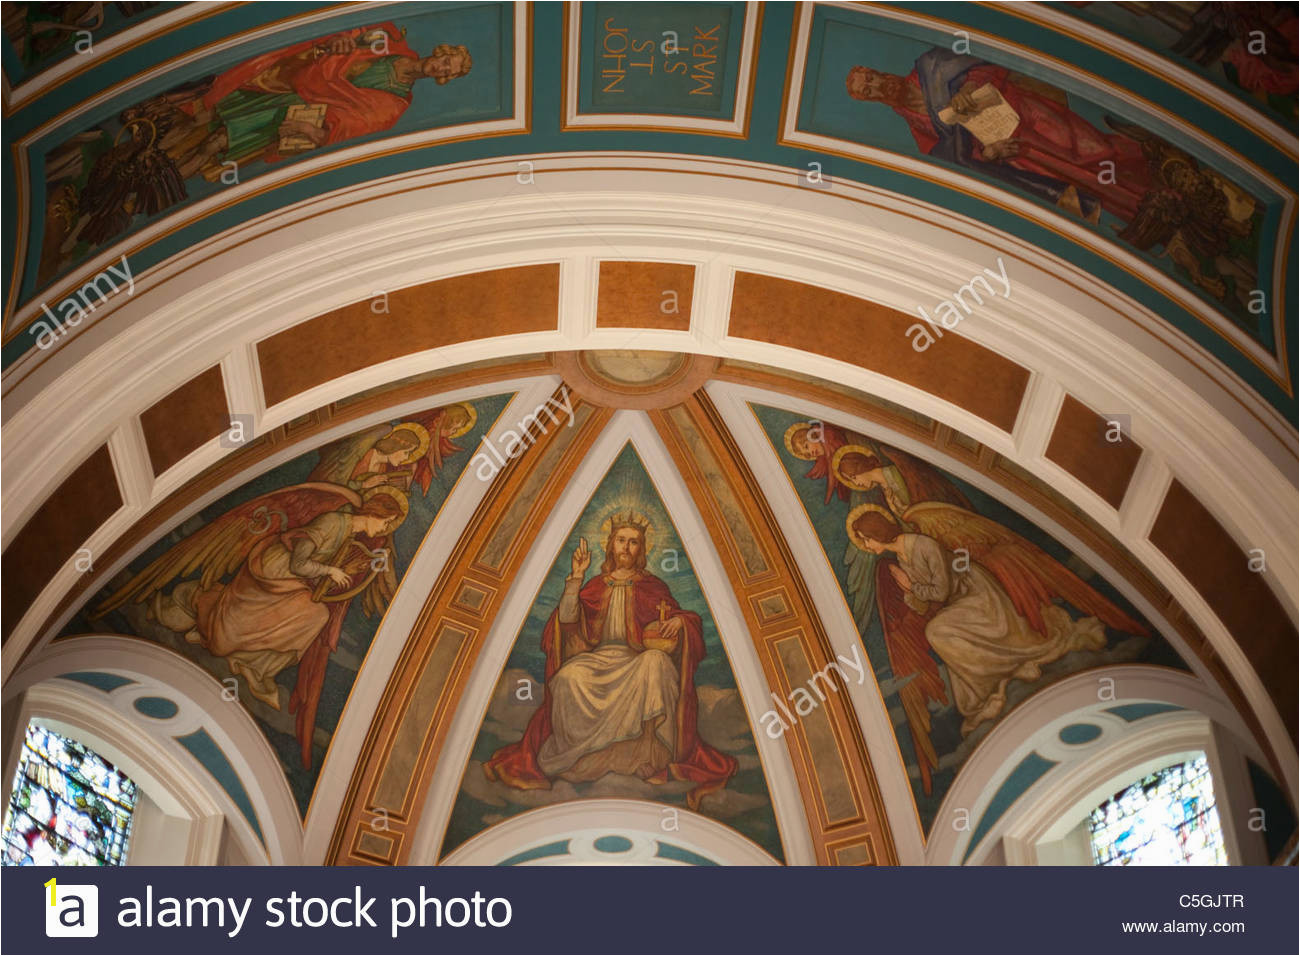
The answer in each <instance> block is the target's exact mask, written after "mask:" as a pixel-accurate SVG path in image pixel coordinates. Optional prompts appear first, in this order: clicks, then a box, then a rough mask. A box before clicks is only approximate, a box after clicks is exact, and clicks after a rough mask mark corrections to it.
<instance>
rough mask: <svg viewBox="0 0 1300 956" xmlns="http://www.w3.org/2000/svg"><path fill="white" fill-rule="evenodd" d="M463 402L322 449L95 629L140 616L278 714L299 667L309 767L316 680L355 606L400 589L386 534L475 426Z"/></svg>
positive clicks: (153, 569) (191, 546)
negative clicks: (116, 618) (225, 671)
mask: <svg viewBox="0 0 1300 956" xmlns="http://www.w3.org/2000/svg"><path fill="white" fill-rule="evenodd" d="M476 417H477V415H476V412H475V410H474V407H473V406H472V405H470V404H468V403H464V402H458V403H456V404H453V405H447V406H444V407H441V408H436V409H433V410H432V411H429V412H424V413H421V414H419V415H415V416H412V417H411V418H409V419H407V420H404V421H402V422H399V423H398V424H396V425H391V424H382V425H377V426H375V427H373V428H370V429H366V430H364V431H362V432H359V433H357V434H355V435H351V436H348V437H347V438H344V439H341V440H339V441H337V442H334V443H333V444H330V445H327V446H325V447H324V448H323V449H321V452H320V459H319V461H318V462H317V464H316V466H315V468H313V470H312V472H311V473H310V474H309V475H308V476H307V481H306V482H304V483H302V484H297V485H292V486H290V487H287V488H282V489H279V490H277V491H272V492H269V493H267V494H264V495H260V496H258V497H256V498H254V499H252V500H251V501H247V502H245V503H244V504H242V505H239V506H237V507H235V508H232V509H231V510H230V511H227V512H226V513H225V514H224V515H222V516H221V517H219V518H216V519H214V520H213V521H211V522H209V523H208V524H206V525H204V526H203V527H202V528H200V529H199V530H198V531H196V532H194V533H193V534H191V535H189V536H188V537H187V538H185V539H184V540H182V541H180V542H179V543H178V544H176V545H174V546H172V547H171V548H170V549H168V550H167V551H166V552H165V553H164V554H163V555H161V556H160V557H159V558H157V559H156V560H155V561H153V562H152V563H151V564H149V565H148V566H147V567H145V568H144V569H143V570H141V571H140V572H139V573H137V574H135V575H134V576H133V577H132V578H131V579H130V580H129V581H127V582H126V583H125V584H123V585H122V586H121V587H119V588H117V589H116V590H114V591H113V592H112V593H111V594H109V595H108V596H107V597H105V598H104V599H103V600H102V601H100V602H99V604H98V605H97V606H96V607H95V608H94V610H93V613H92V617H94V618H99V617H103V616H104V615H106V614H108V613H110V612H111V611H114V610H116V609H118V608H121V607H123V606H125V605H128V604H142V605H144V606H145V608H146V613H147V616H148V617H149V619H150V620H153V621H156V622H158V623H159V624H162V625H163V626H164V627H166V628H168V629H169V630H172V631H175V632H176V633H178V634H181V635H183V636H184V638H185V640H186V641H188V642H189V643H191V644H196V645H198V646H201V647H202V648H203V649H204V650H206V651H207V652H208V653H210V654H213V655H214V656H217V657H222V658H224V659H225V660H226V662H227V664H228V665H229V667H230V671H231V673H232V674H234V675H235V676H236V677H239V678H242V679H243V680H244V681H245V682H246V683H247V685H248V689H249V692H250V693H251V694H252V695H253V697H255V698H256V699H257V700H259V701H261V702H262V703H264V704H266V705H267V706H268V707H271V708H274V709H276V710H279V709H280V708H281V700H280V687H279V685H278V683H277V681H276V678H277V677H278V675H279V674H280V672H281V671H283V670H285V669H286V668H288V667H291V666H294V665H295V664H296V665H297V668H298V672H297V679H296V683H295V686H294V689H293V691H292V693H291V694H290V696H289V711H290V713H292V714H294V715H295V729H296V732H297V737H298V742H299V745H300V747H301V755H302V764H303V767H304V768H307V767H310V766H311V751H312V738H313V734H314V732H315V727H316V710H317V707H318V705H319V702H320V694H321V687H322V685H323V683H324V680H325V668H326V664H327V663H328V660H329V657H330V655H331V654H332V653H333V652H334V651H335V650H336V649H337V648H338V643H339V636H340V633H341V630H342V627H343V622H344V619H345V618H346V617H347V613H348V609H349V608H350V607H351V604H352V601H353V600H354V599H356V598H360V599H361V609H362V611H363V612H364V613H365V614H366V616H368V617H374V616H377V615H379V614H382V613H383V611H384V610H385V609H386V608H387V606H388V602H389V600H390V599H391V598H392V596H393V593H394V592H395V591H396V588H397V573H396V568H395V564H396V561H395V557H396V556H395V553H394V551H393V544H392V540H393V533H394V532H395V531H396V530H397V528H398V527H400V526H401V524H402V522H403V521H405V519H406V516H407V513H408V511H409V509H410V503H409V498H408V493H409V491H410V489H411V487H412V485H415V486H418V487H419V488H420V489H421V491H422V492H423V493H426V494H427V493H428V490H429V487H430V485H431V483H432V480H433V477H434V475H436V474H437V472H438V471H439V470H440V469H441V468H442V465H443V463H444V462H445V460H446V458H447V457H448V456H449V455H451V454H453V453H455V452H457V451H461V450H463V449H461V448H460V446H458V445H456V444H454V443H453V441H452V438H454V437H459V436H460V435H463V434H464V433H465V432H467V431H469V429H470V428H472V427H473V425H474V422H475V420H476Z"/></svg>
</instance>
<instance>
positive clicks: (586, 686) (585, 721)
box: [537, 578, 680, 780]
mask: <svg viewBox="0 0 1300 956" xmlns="http://www.w3.org/2000/svg"><path fill="white" fill-rule="evenodd" d="M581 584H582V582H581V581H579V580H577V579H576V578H570V579H569V580H568V581H566V582H565V594H564V597H562V598H561V599H560V609H559V619H560V623H561V624H574V623H576V622H577V620H578V615H579V614H580V613H581V609H580V608H579V606H578V590H579V589H580V587H581ZM633 586H634V585H633V582H632V581H631V580H630V579H629V580H627V581H612V582H611V583H610V595H609V604H608V605H607V608H606V612H605V620H604V621H603V622H602V625H603V626H602V628H601V642H600V644H599V645H598V646H597V647H596V648H595V649H594V650H591V651H586V652H584V653H581V654H575V655H574V656H573V657H571V658H569V660H567V661H565V662H564V663H563V664H562V665H561V666H560V668H559V670H557V671H556V672H555V674H554V675H553V676H552V677H551V681H550V688H549V689H550V692H551V736H550V737H548V738H547V739H546V742H545V743H544V744H542V747H541V749H540V750H539V751H538V754H537V762H538V764H539V765H540V766H541V768H542V772H543V773H545V774H546V775H547V776H548V777H556V776H562V777H565V778H566V779H570V780H594V779H596V778H597V777H599V776H602V775H603V774H605V773H609V772H615V773H626V774H635V773H638V772H640V773H641V775H642V776H647V775H648V774H649V772H650V771H655V772H659V771H662V770H663V769H664V768H665V767H666V766H667V764H668V761H669V760H670V759H671V758H672V753H673V748H674V747H675V741H676V739H677V723H676V720H677V699H678V696H679V695H680V688H679V684H678V675H677V667H676V665H674V663H673V660H672V658H671V657H669V656H668V655H667V654H665V653H664V652H663V651H659V650H652V649H647V650H644V651H635V650H633V649H632V648H631V647H629V646H628V643H627V636H628V620H629V612H630V607H629V605H630V604H631V602H632V600H633V595H632V589H633Z"/></svg>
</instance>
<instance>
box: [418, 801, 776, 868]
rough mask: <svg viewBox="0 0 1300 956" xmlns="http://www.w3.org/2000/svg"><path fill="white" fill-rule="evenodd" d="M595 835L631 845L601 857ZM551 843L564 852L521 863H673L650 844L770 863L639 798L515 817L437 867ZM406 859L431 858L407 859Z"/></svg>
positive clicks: (692, 818) (709, 826)
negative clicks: (564, 845)
mask: <svg viewBox="0 0 1300 956" xmlns="http://www.w3.org/2000/svg"><path fill="white" fill-rule="evenodd" d="M669 810H671V811H672V812H673V814H674V815H673V816H672V817H668V816H666V815H665V813H666V811H669ZM592 820H600V821H601V825H600V826H599V827H592V826H591V821H592ZM668 824H672V826H671V827H669V826H668ZM602 836H621V837H626V838H627V839H628V840H630V841H631V842H632V844H633V846H632V847H631V848H630V849H629V850H628V851H626V852H624V853H618V854H606V853H602V852H601V851H600V850H598V849H596V848H595V846H594V843H595V841H596V840H597V839H599V838H600V837H602ZM559 840H569V841H570V847H569V852H568V854H567V855H563V856H551V857H543V858H541V859H539V860H537V861H535V862H532V863H525V864H521V865H533V866H552V865H560V866H586V865H619V864H624V863H634V864H635V865H637V866H646V865H659V866H672V865H674V861H672V860H665V859H663V858H659V857H657V856H656V850H657V848H656V846H655V844H656V843H657V842H658V841H663V842H666V843H671V844H673V845H674V846H678V847H681V848H683V849H686V850H690V851H691V852H693V853H698V854H699V855H700V856H702V857H704V858H706V859H708V860H709V861H711V862H713V863H717V864H719V865H723V866H776V865H778V864H777V861H776V860H774V859H773V858H772V857H771V855H770V854H768V853H767V852H766V851H764V850H763V849H761V848H760V847H758V846H756V845H755V844H754V843H752V842H750V841H749V840H747V839H745V838H744V837H743V836H741V835H740V834H738V833H737V832H736V831H735V830H732V829H731V828H730V827H726V826H723V825H722V824H721V823H718V822H717V821H716V820H711V819H709V818H708V817H706V816H703V815H701V814H698V813H692V812H691V811H690V810H681V809H678V808H676V807H665V806H664V805H663V804H661V803H651V802H650V801H647V800H610V799H604V800H575V801H573V802H572V803H561V804H557V805H555V806H550V807H538V808H537V809H535V810H529V811H527V812H526V813H521V814H519V815H518V816H514V817H511V818H510V819H508V820H503V821H502V822H501V823H498V824H497V825H496V826H493V827H489V828H488V829H486V830H484V831H483V832H482V833H479V834H476V835H475V836H474V837H472V838H470V839H469V840H467V841H465V842H464V843H463V844H461V845H460V846H459V847H457V848H456V850H455V851H454V852H452V853H449V854H448V855H447V858H446V859H445V860H443V861H442V864H443V865H444V866H496V865H498V864H500V863H501V862H503V861H504V860H507V859H509V858H510V857H512V856H516V855H518V854H520V853H524V852H527V851H528V850H531V849H535V848H537V847H541V846H544V845H546V844H548V843H555V842H557V841H559ZM411 862H412V863H426V864H427V863H433V862H435V861H434V860H431V859H430V860H423V859H422V860H415V859H412V861H411Z"/></svg>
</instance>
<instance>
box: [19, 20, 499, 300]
mask: <svg viewBox="0 0 1300 956" xmlns="http://www.w3.org/2000/svg"><path fill="white" fill-rule="evenodd" d="M421 6H423V7H426V8H427V7H429V5H428V4H413V5H409V6H407V7H406V8H405V9H403V10H402V11H401V12H402V14H404V15H403V16H400V17H398V18H396V19H395V20H387V21H379V22H375V23H364V24H358V25H356V26H351V25H347V26H344V24H338V25H337V26H339V27H343V28H342V29H335V30H333V31H328V32H325V31H324V25H322V27H319V28H317V29H318V30H320V31H322V32H320V33H319V35H316V36H310V37H307V38H305V39H301V40H296V41H292V42H290V38H289V36H287V35H286V36H284V37H283V38H281V40H282V42H283V43H284V45H282V46H278V47H276V48H274V49H271V50H268V51H266V52H262V53H258V54H257V55H255V56H249V57H247V58H245V59H237V58H236V57H238V56H239V52H240V51H238V49H237V50H236V51H234V52H233V54H231V53H228V54H226V55H225V56H224V57H221V58H214V59H213V60H212V61H210V62H205V63H204V64H203V67H204V69H203V72H202V73H198V72H196V73H194V74H192V75H191V76H189V77H186V78H185V79H184V81H183V82H180V83H177V84H176V85H173V86H170V87H169V88H168V89H165V90H163V91H161V92H159V93H157V94H156V95H153V96H149V97H147V98H144V99H138V100H135V101H133V102H130V103H125V104H122V103H118V104H114V106H113V108H112V110H111V112H109V111H105V112H106V115H105V116H104V117H103V119H102V120H101V121H100V122H98V123H95V124H94V125H87V126H84V127H83V128H80V129H77V130H76V132H75V133H73V135H71V136H69V137H68V138H67V139H64V140H63V141H62V142H59V143H57V144H55V145H53V146H52V147H51V148H50V149H49V150H48V151H47V152H46V153H45V155H44V158H43V161H42V162H41V164H40V165H39V166H38V167H34V172H35V171H36V169H39V170H40V171H41V175H43V177H44V181H45V196H46V202H45V207H46V213H47V215H46V217H45V221H44V224H43V231H42V234H41V236H40V240H39V241H40V249H41V252H40V255H39V257H38V258H37V260H36V266H35V268H36V272H35V282H36V285H37V286H38V287H44V286H45V285H47V284H48V283H49V282H50V281H51V280H53V279H55V278H57V277H59V276H61V275H63V274H65V273H67V272H68V270H70V269H74V268H76V267H77V266H78V265H80V264H81V263H83V262H85V261H86V260H87V259H88V258H90V257H92V256H93V255H95V253H97V252H98V251H100V250H101V249H103V248H104V247H105V246H107V245H110V244H112V243H113V242H115V241H117V240H118V239H120V238H121V237H122V236H123V234H124V233H127V232H131V231H135V230H138V229H141V228H144V227H145V226H147V225H148V224H149V223H151V222H154V221H156V220H157V218H158V217H161V216H165V215H168V214H170V213H172V212H174V211H177V210H178V209H179V208H180V207H183V206H185V205H188V204H190V203H195V202H199V201H200V200H202V199H204V198H205V197H210V196H214V195H216V194H218V193H220V192H222V191H223V190H224V188H225V187H226V186H231V185H237V184H238V183H240V182H244V181H247V180H252V179H255V178H256V177H257V176H258V175H260V174H262V173H264V172H266V171H267V170H268V169H272V168H279V167H282V166H284V165H286V164H291V163H293V162H295V161H300V160H303V159H311V158H313V157H316V156H318V155H320V154H322V153H328V152H330V151H332V150H335V149H337V148H339V147H342V146H346V145H350V144H358V143H362V142H366V141H368V140H371V139H374V138H375V137H377V136H380V135H385V136H398V135H401V134H402V133H409V132H412V131H414V130H430V129H439V128H442V127H446V126H457V125H462V124H467V123H474V122H481V121H486V120H493V119H501V118H503V117H504V116H506V115H508V114H509V111H510V108H511V103H510V81H511V73H512V66H513V64H512V62H511V56H512V46H513V39H514V37H513V33H512V30H511V19H512V18H511V17H510V15H509V8H508V5H504V4H490V5H454V4H449V5H447V8H444V9H425V10H423V11H421V10H420V9H419V7H421ZM353 19H355V18H353ZM248 52H250V53H251V52H252V51H251V50H249V51H248ZM223 61H224V62H223ZM471 75H472V77H473V78H472V79H470V77H471Z"/></svg>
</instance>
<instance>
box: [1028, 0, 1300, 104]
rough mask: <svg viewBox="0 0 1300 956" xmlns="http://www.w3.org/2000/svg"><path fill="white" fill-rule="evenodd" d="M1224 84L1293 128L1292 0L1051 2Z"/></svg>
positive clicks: (1294, 32) (1294, 37)
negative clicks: (1287, 0)
mask: <svg viewBox="0 0 1300 956" xmlns="http://www.w3.org/2000/svg"><path fill="white" fill-rule="evenodd" d="M1048 6H1052V7H1057V8H1059V9H1060V10H1061V11H1062V12H1063V13H1068V14H1070V15H1072V16H1076V17H1079V18H1080V19H1082V20H1086V21H1088V22H1089V23H1093V24H1095V25H1097V26H1099V27H1102V28H1104V29H1107V30H1110V31H1112V32H1114V33H1118V34H1119V35H1120V36H1123V37H1127V38H1129V39H1132V40H1134V41H1135V42H1137V43H1140V44H1141V45H1143V46H1145V47H1147V48H1148V49H1150V50H1154V51H1155V52H1157V53H1160V54H1163V55H1164V56H1167V57H1170V58H1171V59H1173V60H1174V61H1175V62H1176V63H1178V64H1180V65H1182V66H1186V67H1189V68H1190V69H1192V70H1195V71H1196V72H1198V73H1201V74H1203V75H1205V76H1206V77H1208V78H1209V79H1211V80H1213V81H1214V82H1215V83H1217V84H1218V85H1220V86H1222V87H1223V88H1224V89H1227V90H1231V91H1232V92H1234V93H1235V94H1236V95H1237V96H1239V97H1241V98H1242V99H1243V100H1245V101H1246V102H1247V103H1250V104H1251V105H1252V106H1254V107H1255V108H1256V109H1258V110H1260V111H1262V112H1264V113H1267V114H1268V115H1270V116H1272V117H1274V118H1275V119H1277V120H1279V121H1280V122H1283V123H1285V124H1286V125H1287V126H1288V127H1289V128H1290V129H1295V126H1296V84H1297V68H1296V55H1297V52H1300V49H1298V47H1297V30H1296V27H1297V22H1298V21H1297V18H1296V7H1295V4H1293V3H1089V2H1084V3H1052V4H1048Z"/></svg>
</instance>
